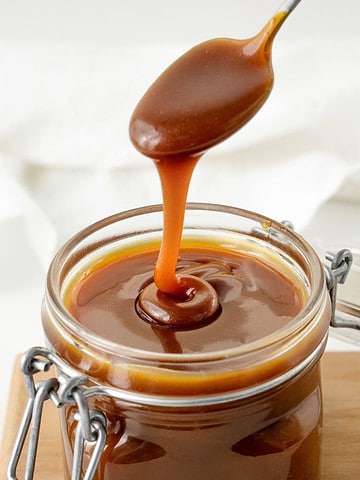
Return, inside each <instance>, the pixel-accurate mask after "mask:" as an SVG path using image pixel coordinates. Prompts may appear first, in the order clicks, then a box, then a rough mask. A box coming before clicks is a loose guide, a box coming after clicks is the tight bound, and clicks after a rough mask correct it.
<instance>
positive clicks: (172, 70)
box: [130, 0, 300, 328]
mask: <svg viewBox="0 0 360 480" xmlns="http://www.w3.org/2000/svg"><path fill="white" fill-rule="evenodd" d="M299 2H300V0H287V1H285V2H284V3H283V4H282V6H281V7H280V8H279V10H278V11H277V12H276V13H275V14H274V16H273V17H272V18H271V19H270V20H269V22H267V24H266V25H265V27H264V28H263V29H262V30H261V31H260V33H259V34H258V35H256V36H255V37H252V38H250V39H247V40H233V39H225V38H220V39H213V40H209V41H206V42H204V43H201V44H199V45H197V46H195V47H194V48H192V49H191V50H189V51H188V52H187V53H185V54H184V55H183V56H181V57H180V58H179V59H178V60H176V61H175V62H174V63H173V64H172V65H171V66H170V67H168V68H167V70H165V71H164V73H163V74H162V75H160V77H159V78H158V79H157V80H156V81H155V82H154V83H153V85H152V86H151V87H150V88H149V90H148V91H147V92H146V93H145V95H144V96H143V97H142V99H141V100H140V102H139V104H138V105H137V107H136V109H135V111H134V113H133V115H132V117H131V120H130V138H131V140H132V142H133V144H134V146H135V147H136V148H137V149H138V150H139V151H140V152H141V153H143V154H144V155H146V156H148V157H150V158H153V159H154V160H155V165H156V166H157V169H158V172H159V175H160V179H161V184H162V192H163V204H164V228H163V239H162V242H161V247H160V252H159V257H158V260H157V264H156V267H155V272H154V281H155V285H154V284H151V285H149V286H148V287H146V288H145V289H144V291H143V292H141V293H140V295H139V298H138V303H137V310H138V312H139V314H140V315H141V316H143V318H144V319H146V320H148V321H149V320H150V321H155V322H156V323H160V324H163V325H167V326H174V327H177V328H191V327H193V326H195V324H203V323H204V322H205V321H207V320H209V321H210V320H212V319H214V316H216V315H217V314H218V313H219V312H220V311H221V308H220V305H219V303H218V301H217V300H216V298H214V296H216V292H214V290H213V289H212V288H211V287H210V285H207V283H206V282H199V281H198V280H196V279H192V278H191V276H186V277H182V276H181V275H178V274H177V273H176V268H177V260H178V254H179V249H180V243H181V236H182V228H183V222H184V213H185V205H186V197H187V191H188V187H189V183H190V179H191V175H192V172H193V169H194V168H195V165H196V163H197V161H198V159H199V158H200V157H201V155H202V154H203V153H204V152H205V151H206V150H208V149H209V148H211V147H213V146H214V145H217V144H218V143H220V142H222V141H223V140H225V139H226V138H228V137H229V136H230V135H232V134H233V133H235V132H236V131H237V130H239V129H240V128H241V127H242V126H243V125H244V124H245V123H247V122H248V121H249V120H250V119H251V118H252V117H253V116H254V115H255V114H256V112H257V111H258V110H259V109H260V108H261V106H262V105H263V104H264V102H265V101H266V99H267V97H268V96H269V94H270V91H271V89H272V86H273V79H274V76H273V70H272V63H271V47H272V42H273V39H274V37H275V35H276V33H277V32H278V30H279V28H280V27H281V25H282V24H283V22H284V20H285V19H286V18H287V16H288V15H289V13H290V12H291V11H292V10H293V9H294V8H295V7H296V5H297V4H298V3H299ZM164 295H165V297H164ZM166 295H169V296H172V297H173V299H171V298H169V299H167V298H166ZM197 296H199V297H200V298H201V299H202V300H201V302H200V303H199V302H197V298H196V297H197ZM179 299H180V301H179Z"/></svg>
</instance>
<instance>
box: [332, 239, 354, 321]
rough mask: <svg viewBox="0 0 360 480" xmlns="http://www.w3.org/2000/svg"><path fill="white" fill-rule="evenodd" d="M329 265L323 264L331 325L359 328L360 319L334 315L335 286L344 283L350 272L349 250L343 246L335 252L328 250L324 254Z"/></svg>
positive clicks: (350, 257) (350, 258)
mask: <svg viewBox="0 0 360 480" xmlns="http://www.w3.org/2000/svg"><path fill="white" fill-rule="evenodd" d="M325 258H326V260H328V261H329V262H331V263H330V265H324V268H325V273H326V284H327V288H328V290H329V294H330V299H331V308H332V312H331V321H330V325H331V326H332V327H338V328H339V327H340V328H355V329H360V321H359V320H356V319H352V318H343V317H339V316H337V315H336V297H337V286H338V285H339V284H340V285H342V284H343V283H345V281H346V278H347V276H348V274H349V272H350V268H351V264H352V261H353V256H352V253H351V251H350V250H348V249H346V248H344V249H342V250H339V251H338V252H337V253H331V252H328V253H327V254H326V255H325Z"/></svg>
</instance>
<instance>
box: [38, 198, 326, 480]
mask: <svg viewBox="0 0 360 480" xmlns="http://www.w3.org/2000/svg"><path fill="white" fill-rule="evenodd" d="M161 236H162V207H161V206H160V205H156V206H150V207H144V208H139V209H135V210H131V211H128V212H124V213H119V214H116V215H113V216H111V217H109V218H106V219H104V220H101V221H99V222H98V223H96V224H94V225H91V226H90V227H88V228H86V229H84V230H83V231H81V232H80V233H79V234H77V235H76V236H74V237H73V238H72V239H70V241H68V242H67V243H66V244H65V245H64V246H63V247H62V248H60V250H59V251H58V253H57V254H56V256H55V257H54V259H53V261H52V263H51V266H50V268H49V272H48V279H47V286H46V292H45V296H44V301H43V306H42V322H43V329H44V332H45V337H46V342H47V350H46V351H47V352H48V353H47V355H45V356H47V357H48V358H49V359H50V360H51V363H54V364H55V366H56V370H57V377H58V383H59V389H58V392H59V393H58V397H59V399H60V400H59V402H60V403H62V405H61V406H62V407H63V408H59V412H60V423H61V430H62V441H63V445H64V464H65V476H66V478H80V477H81V475H83V474H84V475H88V477H86V478H90V477H92V476H93V477H94V478H96V479H98V480H115V479H116V480H118V479H121V480H135V479H136V480H138V479H140V478H144V479H146V480H154V479H156V480H162V479H168V478H171V479H172V480H185V479H186V480H205V479H206V480H215V479H216V480H218V479H219V478H222V479H225V480H238V479H240V478H241V479H244V480H260V479H261V480H262V479H263V478H266V479H267V480H287V479H290V478H291V479H292V480H305V479H306V480H320V478H321V477H320V476H321V430H322V393H321V377H320V359H321V356H322V353H323V351H324V349H325V346H326V341H327V336H328V331H329V324H330V321H331V315H332V310H333V307H332V301H331V298H330V297H331V295H330V294H329V289H328V287H327V281H326V271H325V269H324V266H323V265H322V263H321V261H320V259H319V258H318V256H317V254H316V253H315V251H314V250H313V248H312V247H311V246H310V245H309V244H308V243H307V242H306V241H305V240H304V239H303V238H302V237H301V236H300V235H298V234H297V233H296V232H295V231H294V230H293V228H292V227H291V225H290V226H289V225H288V224H287V223H279V222H276V221H274V220H271V219H269V218H267V217H264V216H262V215H259V214H257V213H253V212H250V211H245V210H241V209H238V208H232V207H227V206H220V205H211V204H188V205H187V209H186V215H185V223H184V229H183V238H182V247H183V246H186V245H189V244H191V245H193V244H194V243H196V245H200V246H201V245H206V246H208V247H209V248H211V249H213V251H217V252H219V254H221V253H224V252H225V253H227V252H230V253H231V255H235V256H236V255H237V254H239V255H244V254H245V255H246V256H247V257H249V258H250V259H251V258H254V260H256V261H260V262H262V264H264V265H265V266H268V267H269V268H271V269H273V270H276V271H277V272H279V273H280V274H281V275H283V276H286V277H287V278H289V279H290V280H291V284H292V285H293V286H294V288H295V289H297V290H298V291H300V292H301V295H303V298H304V303H303V306H302V308H301V309H300V311H299V313H297V314H296V315H295V317H294V318H292V319H290V320H289V321H287V322H285V323H284V324H283V325H282V326H281V327H280V328H278V329H276V330H275V331H273V332H270V333H267V334H265V335H264V336H262V335H259V337H258V338H256V339H255V340H252V341H250V342H247V341H244V342H241V343H240V342H239V344H234V345H232V346H230V347H228V346H226V347H225V348H222V347H221V345H222V344H221V339H219V340H220V341H219V346H218V347H217V348H213V349H210V350H207V349H206V348H204V349H202V350H201V351H193V352H181V350H179V351H175V352H174V351H171V352H169V351H166V349H165V350H164V351H156V352H154V351H151V350H149V349H146V348H143V347H142V346H141V345H140V346H139V347H138V346H136V345H130V346H129V345H127V344H126V342H124V343H122V341H121V339H119V338H117V337H116V338H115V337H114V338H112V336H111V335H109V334H106V335H102V334H101V332H102V327H101V328H99V329H97V330H96V331H94V330H93V329H91V328H89V327H88V326H84V325H82V324H81V323H80V322H79V321H78V320H77V319H76V318H75V316H73V314H71V313H70V311H69V308H68V306H67V302H66V301H65V299H66V296H67V295H68V294H69V292H70V293H71V290H72V289H73V288H77V287H76V286H77V285H78V284H79V282H81V280H82V279H83V278H84V277H86V275H88V274H89V272H91V271H95V270H96V269H97V270H98V271H99V269H101V268H102V267H104V266H107V265H109V264H111V262H114V261H118V260H119V259H120V260H121V258H122V257H126V256H128V255H130V254H137V253H139V252H140V253H141V252H144V251H145V252H146V251H147V250H148V249H154V248H155V250H156V249H158V247H159V244H160V241H161ZM239 295H241V293H240V291H239ZM134 302H135V299H134ZM119 308H120V309H121V304H119ZM134 308H135V307H134ZM124 314H126V311H125V313H124ZM96 315H97V319H98V320H97V321H98V322H99V324H101V322H102V321H103V319H102V312H101V311H97V312H96ZM236 321H239V322H241V321H242V318H241V315H239V319H236ZM215 322H216V320H215ZM261 322H264V323H265V322H266V315H264V318H262V319H261ZM147 328H153V327H152V325H151V324H148V325H147ZM105 329H106V327H105V326H104V332H105ZM198 330H199V331H201V328H199V329H198ZM188 333H189V332H188ZM176 334H177V333H176ZM198 334H199V333H198ZM205 347H206V345H205ZM44 351H45V350H44ZM69 385H70V386H69ZM73 387H75V389H73V391H72V392H71V388H73ZM64 391H65V393H64ZM84 416H85V417H87V418H85V420H84ZM79 425H81V428H80V430H79ZM84 425H85V427H84ZM79 431H80V433H79ZM86 431H87V433H86ZM100 431H102V435H101V439H100V442H98V440H99V432H100ZM84 432H85V433H84ZM79 438H80V440H79ZM74 465H75V466H74ZM74 472H75V473H74Z"/></svg>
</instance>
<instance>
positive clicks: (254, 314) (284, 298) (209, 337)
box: [65, 247, 304, 353]
mask: <svg viewBox="0 0 360 480" xmlns="http://www.w3.org/2000/svg"><path fill="white" fill-rule="evenodd" d="M156 258H157V251H156V250H154V251H151V252H145V253H144V252H141V251H139V253H136V254H132V255H129V256H121V257H119V259H118V260H114V259H112V261H111V262H110V263H109V264H105V266H102V267H101V268H99V269H94V270H93V271H90V273H87V275H86V276H85V278H84V279H83V280H82V281H81V282H79V283H78V284H76V285H74V286H72V287H71V289H69V290H68V292H67V295H66V299H65V302H66V304H67V307H68V309H69V310H70V312H71V313H72V314H73V315H74V317H75V318H76V319H77V320H78V321H79V322H80V323H81V324H82V325H84V326H85V327H86V328H88V329H90V330H91V331H93V332H95V333H96V334H98V335H100V336H101V337H104V338H106V339H109V340H111V341H113V342H117V343H119V344H120V345H125V346H128V347H133V348H138V349H142V350H147V351H154V352H163V351H165V352H168V353H190V352H197V353H199V352H204V351H219V350H223V349H227V348H231V347H235V346H239V345H242V344H246V343H250V342H253V341H256V340H257V339H259V338H262V337H264V336H267V335H269V334H271V333H272V332H274V331H276V330H278V329H280V328H282V327H283V326H284V325H286V324H287V322H289V321H290V320H291V319H293V318H294V316H295V315H296V314H297V313H298V312H299V311H300V310H301V309H302V307H303V302H304V298H303V292H301V291H300V290H299V288H298V287H296V286H295V285H294V284H293V282H291V281H290V280H289V279H288V278H286V277H285V275H283V274H281V273H279V272H278V271H276V270H275V268H272V267H270V266H269V265H266V264H265V263H263V262H262V261H260V260H258V259H255V258H254V257H251V256H248V255H244V254H241V253H239V254H237V253H235V252H231V251H226V250H221V249H210V248H205V247H204V248H199V247H196V248H190V247H189V248H184V249H182V250H181V253H180V258H179V262H178V272H180V274H184V275H185V274H186V275H189V274H190V275H193V276H197V277H200V278H201V279H204V280H205V281H206V282H208V283H209V284H210V285H211V286H212V287H213V288H214V290H215V291H216V293H217V295H218V297H219V300H220V305H221V312H220V313H219V314H218V315H217V316H216V318H215V320H214V321H212V322H210V323H208V324H206V325H204V326H199V327H198V328H194V329H191V328H190V329H185V330H177V329H176V330H174V331H173V330H172V329H169V328H163V327H161V326H157V325H156V324H155V325H154V324H152V323H151V322H147V321H145V320H143V319H142V318H140V316H139V315H138V314H137V313H136V310H135V300H136V298H137V296H138V295H139V293H140V292H141V290H142V289H143V288H144V286H145V285H147V284H148V283H149V282H151V281H152V278H153V270H154V264H155V262H156ZM182 303H183V302H182V301H181V300H180V301H179V305H180V307H179V308H181V304H182ZM197 308H198V309H199V310H200V312H201V309H202V304H201V302H200V303H199V305H198V307H197ZM175 332H176V333H175Z"/></svg>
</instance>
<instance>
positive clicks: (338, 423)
mask: <svg viewBox="0 0 360 480" xmlns="http://www.w3.org/2000/svg"><path fill="white" fill-rule="evenodd" d="M18 363H19V359H17V360H16V365H15V370H14V375H13V382H12V386H11V392H10V398H9V407H8V416H7V419H6V425H5V434H4V436H3V441H2V446H1V455H0V480H6V466H7V463H8V459H9V455H10V452H11V449H12V445H13V442H14V438H15V436H16V432H17V428H18V425H19V421H20V418H21V415H22V412H23V408H24V405H25V403H26V393H25V389H24V385H23V380H22V376H21V374H20V373H19V368H18ZM322 374H323V394H324V439H323V474H322V480H358V479H359V480H360V353H358V352H346V353H343V352H327V353H326V354H325V355H324V358H323V360H322ZM47 375H48V374H47ZM57 420H58V419H57V412H56V409H55V407H54V406H53V405H52V403H51V402H46V404H45V407H44V414H43V422H44V423H43V425H44V428H43V429H42V434H41V439H40V445H39V453H38V461H37V468H36V471H35V476H34V478H35V479H41V480H63V478H64V476H63V473H62V471H63V470H62V458H61V441H60V431H59V426H58V421H57ZM18 472H19V474H18V478H19V479H22V478H23V474H22V472H23V470H22V469H21V466H20V467H19V470H18Z"/></svg>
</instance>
